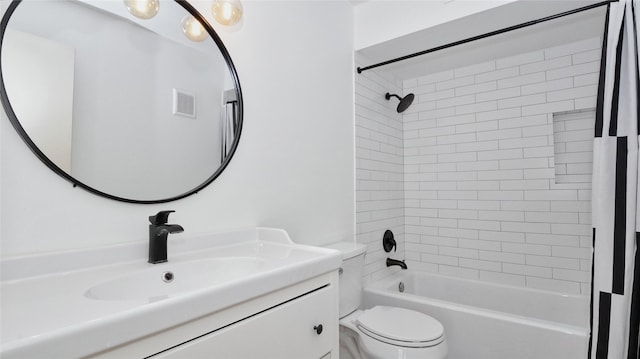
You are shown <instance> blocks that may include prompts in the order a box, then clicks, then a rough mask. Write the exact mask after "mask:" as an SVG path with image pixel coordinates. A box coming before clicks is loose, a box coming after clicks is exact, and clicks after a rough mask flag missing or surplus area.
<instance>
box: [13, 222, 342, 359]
mask: <svg viewBox="0 0 640 359" xmlns="http://www.w3.org/2000/svg"><path fill="white" fill-rule="evenodd" d="M167 245H168V252H169V254H170V257H169V262H167V263H161V264H149V263H147V259H148V258H147V255H146V254H147V253H148V246H149V243H148V241H139V242H135V243H125V244H122V245H115V246H110V247H100V248H92V249H87V250H81V251H66V252H60V253H52V254H47V255H37V256H23V257H17V258H12V259H3V260H2V261H0V267H1V269H2V270H1V271H0V272H1V277H2V281H1V282H0V285H1V286H0V304H1V306H0V311H1V312H2V320H1V321H0V357H2V358H3V359H12V358H41V357H43V356H46V357H56V358H83V357H92V356H94V355H95V353H99V352H101V351H103V350H105V349H107V348H112V347H116V346H119V345H123V344H125V343H129V342H131V341H133V340H137V339H140V338H147V337H151V336H153V335H155V334H156V333H160V332H163V331H165V330H167V329H169V328H175V327H178V326H181V325H183V324H185V323H189V322H191V321H195V320H197V319H199V318H204V317H205V316H209V315H212V314H213V313H216V312H219V311H223V310H226V309H229V308H233V307H234V306H236V305H238V304H239V303H246V302H248V301H251V300H258V298H260V297H261V296H264V295H268V294H270V293H274V292H275V291H278V290H281V289H286V288H290V287H291V286H293V285H296V284H297V283H301V282H303V281H307V280H312V279H313V278H317V277H318V276H320V275H324V274H327V273H329V272H331V271H334V270H337V269H338V267H339V266H340V263H341V262H342V259H341V255H340V253H339V252H338V251H332V250H329V249H326V248H316V247H310V246H305V245H299V244H295V243H294V242H293V241H291V238H289V235H288V234H287V232H286V231H284V230H281V229H274V228H248V229H240V230H234V231H226V232H217V233H204V234H199V235H198V234H197V235H192V236H190V237H187V236H186V235H181V236H179V237H178V236H176V237H174V238H173V240H170V241H169V242H168V243H167ZM167 272H170V273H171V275H170V277H171V276H172V280H168V281H167V282H168V283H167V282H165V280H164V279H167V275H166V273H167ZM69 343H73V345H70V344H69ZM43 353H46V355H45V354H43Z"/></svg>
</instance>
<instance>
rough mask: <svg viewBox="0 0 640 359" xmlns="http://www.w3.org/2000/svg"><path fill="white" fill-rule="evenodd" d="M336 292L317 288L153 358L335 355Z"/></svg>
mask: <svg viewBox="0 0 640 359" xmlns="http://www.w3.org/2000/svg"><path fill="white" fill-rule="evenodd" d="M333 290H334V289H333V287H331V286H328V287H324V288H322V289H319V290H316V291H314V292H312V293H309V294H306V295H304V296H301V297H298V298H296V299H293V300H290V301H288V302H285V303H282V304H280V305H278V306H276V307H273V308H271V309H268V310H266V311H263V312H260V313H258V314H256V315H253V316H251V317H249V318H246V319H244V320H241V321H239V322H237V323H234V324H232V325H230V326H227V327H225V328H222V329H219V330H216V331H215V332H212V333H209V334H207V335H204V336H202V337H199V338H196V339H194V340H191V341H189V342H186V343H184V344H182V345H179V346H177V347H175V348H173V349H170V350H167V351H164V352H162V353H158V354H157V355H155V356H152V358H154V359H159V358H163V359H175V358H185V359H193V358H224V359H234V358H237V359H249V358H274V359H276V358H277V359H284V358H291V359H304V358H313V359H318V358H321V357H324V356H325V355H327V354H328V353H329V352H330V351H331V349H332V346H333V343H334V342H333V339H334V337H333V336H334V335H335V333H336V331H337V329H338V318H337V317H336V318H333V314H334V313H333V310H332V309H333V298H334V296H333V293H332V292H333ZM320 325H322V329H319V326H320ZM329 357H330V356H329Z"/></svg>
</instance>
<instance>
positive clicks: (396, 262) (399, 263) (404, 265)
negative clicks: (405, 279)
mask: <svg viewBox="0 0 640 359" xmlns="http://www.w3.org/2000/svg"><path fill="white" fill-rule="evenodd" d="M391 266H400V268H402V269H407V263H405V262H404V260H401V261H399V260H397V259H391V258H387V267H391Z"/></svg>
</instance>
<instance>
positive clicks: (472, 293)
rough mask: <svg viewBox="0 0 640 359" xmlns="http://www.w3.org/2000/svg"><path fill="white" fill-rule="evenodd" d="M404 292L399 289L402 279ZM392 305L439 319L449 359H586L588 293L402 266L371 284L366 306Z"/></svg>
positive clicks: (364, 293) (365, 297) (366, 296)
mask: <svg viewBox="0 0 640 359" xmlns="http://www.w3.org/2000/svg"><path fill="white" fill-rule="evenodd" d="M400 282H402V283H403V284H404V292H403V293H400V292H399V284H400ZM374 305H391V306H397V307H403V308H408V309H413V310H417V311H420V312H423V313H426V314H428V315H430V316H432V317H434V318H436V319H438V320H439V321H440V322H441V323H442V325H443V326H444V329H445V334H446V336H447V341H448V343H449V356H448V359H480V358H487V359H520V358H527V359H529V358H536V359H573V358H575V359H583V358H586V356H587V345H588V339H589V298H588V297H586V296H579V295H563V294H557V293H553V292H547V291H542V290H535V289H528V288H523V287H512V286H506V285H499V284H493V283H487V282H481V281H475V280H468V279H458V278H452V277H444V276H440V275H435V274H429V273H421V272H412V271H410V270H409V271H400V272H397V273H396V274H394V275H393V276H391V277H388V278H385V279H383V280H380V281H378V282H375V283H372V284H371V285H368V286H367V287H365V288H364V290H363V306H364V307H365V308H370V307H373V306H374Z"/></svg>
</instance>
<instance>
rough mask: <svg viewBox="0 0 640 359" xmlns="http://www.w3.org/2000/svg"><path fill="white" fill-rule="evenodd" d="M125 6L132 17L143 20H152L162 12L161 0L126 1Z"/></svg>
mask: <svg viewBox="0 0 640 359" xmlns="http://www.w3.org/2000/svg"><path fill="white" fill-rule="evenodd" d="M124 5H125V6H126V8H127V10H128V11H129V12H130V13H131V15H133V16H135V17H138V18H141V19H145V20H146V19H151V18H152V17H154V16H156V14H157V13H158V10H160V1H159V0H124Z"/></svg>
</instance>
